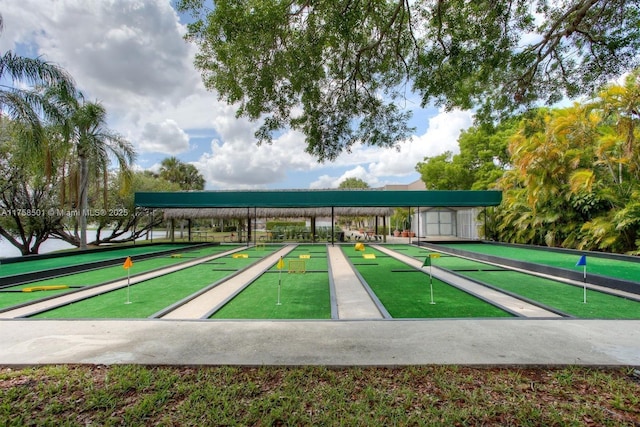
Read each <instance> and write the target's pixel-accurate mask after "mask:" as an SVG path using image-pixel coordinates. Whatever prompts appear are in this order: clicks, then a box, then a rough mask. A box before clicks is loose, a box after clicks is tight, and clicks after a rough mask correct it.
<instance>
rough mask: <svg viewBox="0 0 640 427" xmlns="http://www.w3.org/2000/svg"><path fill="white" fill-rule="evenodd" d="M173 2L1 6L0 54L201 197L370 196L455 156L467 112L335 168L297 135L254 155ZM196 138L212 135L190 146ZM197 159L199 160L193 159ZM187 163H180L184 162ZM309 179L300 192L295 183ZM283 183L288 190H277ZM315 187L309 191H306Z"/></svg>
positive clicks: (245, 128) (247, 125) (32, 1)
mask: <svg viewBox="0 0 640 427" xmlns="http://www.w3.org/2000/svg"><path fill="white" fill-rule="evenodd" d="M171 5H172V2H171V1H170V0H90V1H86V0H56V1H41V0H4V1H3V5H2V11H1V13H2V16H3V19H4V32H3V33H2V34H1V35H0V50H1V51H5V50H7V49H13V50H16V49H20V51H21V52H22V53H23V54H27V55H30V56H38V55H41V56H42V57H43V58H44V59H45V60H48V61H51V62H55V63H58V64H60V65H61V66H62V67H64V68H65V69H66V70H67V71H69V72H70V74H71V75H72V76H73V77H74V78H75V80H76V83H77V85H78V87H79V89H80V90H81V91H83V92H84V94H85V96H86V98H87V99H90V100H94V99H95V100H98V101H100V102H101V103H103V105H104V106H105V108H106V109H107V111H108V113H109V120H110V122H109V125H110V127H111V128H112V129H113V130H115V131H117V132H119V133H120V134H122V135H125V136H126V137H127V138H128V139H129V140H130V141H131V142H132V143H133V144H134V146H135V147H136V149H137V150H138V151H139V153H140V155H139V157H138V159H139V164H140V165H149V164H154V163H157V162H158V158H157V157H155V156H153V154H154V153H155V154H157V153H163V154H169V155H178V154H181V153H185V154H186V155H188V156H189V157H190V158H191V160H192V159H197V161H195V162H191V163H193V164H194V165H195V166H196V167H198V169H199V170H200V171H201V172H202V173H203V175H204V176H205V178H206V179H207V188H211V189H214V188H221V189H227V188H268V187H269V186H274V185H285V186H287V187H289V188H300V187H306V186H308V185H311V186H312V187H313V188H330V187H336V186H337V185H338V184H339V183H340V182H341V181H343V180H344V179H345V178H348V177H358V178H361V179H363V180H364V181H366V182H367V183H369V185H370V186H379V185H384V184H385V183H388V182H397V181H398V180H399V179H402V177H408V176H411V175H412V174H415V170H414V168H415V165H416V163H417V162H419V161H421V160H422V159H423V158H424V157H425V156H427V155H435V154H439V153H440V152H442V151H445V150H447V149H451V150H454V151H455V150H456V149H457V145H456V140H457V137H458V134H459V131H460V129H462V128H465V127H467V126H469V125H470V123H471V119H470V117H471V115H470V114H469V113H464V112H451V113H444V112H440V114H439V115H438V116H437V117H435V118H432V119H431V120H429V128H428V130H427V131H426V133H425V134H423V135H420V136H416V137H414V138H413V140H412V141H407V142H405V143H403V144H401V150H400V152H397V151H395V150H393V149H377V148H371V147H362V146H355V147H353V151H352V153H344V154H343V155H341V156H339V157H338V159H336V161H335V162H330V163H324V164H319V163H317V161H316V159H315V158H312V157H311V156H309V155H308V154H306V153H305V151H304V150H305V148H306V146H305V143H304V137H303V135H301V134H299V133H297V132H293V131H287V132H283V133H282V134H281V135H279V136H278V137H277V138H275V139H274V143H273V144H272V145H263V146H260V147H258V146H256V140H255V137H254V132H255V130H256V126H257V125H256V123H253V122H250V121H248V120H246V119H243V118H241V119H237V118H236V117H235V107H234V106H229V105H227V104H225V103H224V102H220V101H218V100H217V96H216V94H215V93H211V92H208V91H206V90H205V89H204V86H203V84H202V82H201V78H200V75H199V72H198V71H197V70H196V69H195V68H194V66H193V58H194V55H195V51H196V48H195V47H194V46H193V45H190V44H188V43H187V42H185V41H184V39H183V34H184V33H185V28H184V25H182V24H181V23H180V20H179V17H178V16H177V14H176V12H175V10H174V9H173V8H172V6H171ZM199 133H201V134H202V133H203V134H207V135H215V139H213V140H212V141H211V142H210V143H209V144H207V143H204V144H203V143H202V141H203V140H202V139H200V140H199V144H198V143H195V142H194V140H195V139H197V136H198V134H199ZM196 150H197V151H196ZM183 161H184V160H183ZM294 174H295V175H296V177H297V178H300V177H301V176H305V177H308V178H305V183H304V184H301V183H300V182H298V181H293V180H291V178H290V176H291V175H294ZM283 183H285V184H283ZM309 183H311V184H309Z"/></svg>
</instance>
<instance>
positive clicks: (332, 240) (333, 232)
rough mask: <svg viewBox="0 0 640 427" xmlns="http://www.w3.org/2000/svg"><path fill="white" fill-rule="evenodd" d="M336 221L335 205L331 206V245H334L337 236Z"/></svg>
mask: <svg viewBox="0 0 640 427" xmlns="http://www.w3.org/2000/svg"><path fill="white" fill-rule="evenodd" d="M334 221H335V215H334V209H333V206H331V246H334V243H335V238H336V234H335V228H334Z"/></svg>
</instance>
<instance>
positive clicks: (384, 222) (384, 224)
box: [382, 215, 387, 243]
mask: <svg viewBox="0 0 640 427" xmlns="http://www.w3.org/2000/svg"><path fill="white" fill-rule="evenodd" d="M382 229H383V230H385V231H386V230H387V216H386V215H385V216H383V217H382ZM382 242H383V243H387V233H386V232H385V233H382Z"/></svg>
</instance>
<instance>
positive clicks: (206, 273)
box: [33, 248, 276, 319]
mask: <svg viewBox="0 0 640 427" xmlns="http://www.w3.org/2000/svg"><path fill="white" fill-rule="evenodd" d="M274 250H276V249H275V248H274V249H273V250H271V251H265V252H264V255H265V256H267V255H269V254H270V253H271V252H273V251H274ZM220 260H223V261H224V262H225V263H226V265H228V266H229V267H232V266H233V267H235V268H236V270H239V269H241V268H244V267H247V266H249V265H251V264H253V263H254V262H256V261H255V260H253V259H251V258H233V257H232V256H231V255H227V256H225V257H222V258H220ZM228 275H229V272H221V271H212V270H211V266H209V265H206V264H199V265H196V266H193V267H189V268H186V269H184V270H180V271H177V272H174V273H170V274H166V275H164V276H160V277H157V278H155V279H151V280H147V281H144V282H141V283H138V284H135V285H132V286H130V287H129V289H128V290H127V288H126V287H125V288H122V289H119V290H116V291H112V292H108V293H105V294H100V295H97V296H95V297H92V298H88V299H86V300H83V301H78V302H76V303H73V304H69V305H67V306H64V307H60V308H57V309H54V310H50V311H47V312H44V313H40V314H38V315H36V316H33V317H34V318H47V319H67V318H144V317H149V316H151V315H153V314H155V313H157V312H159V311H160V310H162V309H164V308H166V307H168V306H170V305H171V304H173V303H175V302H177V301H179V300H181V299H183V298H186V297H187V296H189V295H191V294H193V293H195V292H197V291H199V290H201V289H203V288H204V287H206V286H208V285H210V284H211V283H214V282H216V281H218V280H221V279H223V278H224V277H227V276H228ZM127 293H128V294H129V301H131V304H125V302H127V298H128V297H127Z"/></svg>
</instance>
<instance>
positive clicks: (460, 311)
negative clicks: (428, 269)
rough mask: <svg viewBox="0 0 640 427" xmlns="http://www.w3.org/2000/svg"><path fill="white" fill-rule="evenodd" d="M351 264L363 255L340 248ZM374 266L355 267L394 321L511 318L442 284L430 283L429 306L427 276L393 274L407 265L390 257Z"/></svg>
mask: <svg viewBox="0 0 640 427" xmlns="http://www.w3.org/2000/svg"><path fill="white" fill-rule="evenodd" d="M343 251H344V253H345V254H346V255H347V256H348V257H349V258H350V259H351V260H352V261H355V260H358V259H361V258H362V252H356V251H355V250H353V249H351V248H348V249H347V248H343ZM365 253H374V254H375V255H376V259H377V260H378V264H379V265H376V266H356V268H357V269H358V271H359V272H360V274H361V275H362V277H363V278H364V279H365V281H366V282H367V283H368V284H369V287H371V289H372V290H373V291H374V292H375V294H376V295H377V297H378V299H379V300H380V302H382V304H383V305H384V306H385V308H386V309H387V311H388V312H389V314H390V315H391V316H392V317H394V318H460V317H512V315H511V314H509V313H507V312H506V311H504V310H502V309H500V308H498V307H495V306H493V305H491V304H489V303H487V302H485V301H483V300H481V299H479V298H476V297H474V296H472V295H470V294H467V293H466V292H463V291H461V290H459V289H457V288H455V287H453V286H450V285H448V284H446V283H444V282H441V281H439V280H436V279H433V295H434V301H435V304H431V296H430V286H429V283H430V278H429V275H428V274H405V273H394V272H393V270H406V269H407V265H406V264H404V263H403V262H401V261H398V260H396V259H394V258H391V257H386V258H378V255H379V252H378V251H376V250H373V249H370V248H367V249H366V251H365Z"/></svg>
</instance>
